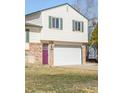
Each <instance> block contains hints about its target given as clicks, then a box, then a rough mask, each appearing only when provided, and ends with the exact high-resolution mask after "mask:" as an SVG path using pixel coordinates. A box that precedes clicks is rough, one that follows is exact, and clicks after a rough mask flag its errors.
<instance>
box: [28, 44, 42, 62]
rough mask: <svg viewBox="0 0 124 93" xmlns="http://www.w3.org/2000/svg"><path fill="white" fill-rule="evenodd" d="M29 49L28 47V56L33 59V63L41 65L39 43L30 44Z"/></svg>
mask: <svg viewBox="0 0 124 93" xmlns="http://www.w3.org/2000/svg"><path fill="white" fill-rule="evenodd" d="M29 47H30V50H29V55H30V56H32V57H33V58H34V59H35V62H39V63H41V64H42V46H41V43H30V44H29ZM33 63H34V62H33Z"/></svg>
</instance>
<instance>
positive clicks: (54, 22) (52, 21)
mask: <svg viewBox="0 0 124 93" xmlns="http://www.w3.org/2000/svg"><path fill="white" fill-rule="evenodd" d="M49 28H55V29H59V30H62V29H63V19H62V18H56V17H52V16H49Z"/></svg>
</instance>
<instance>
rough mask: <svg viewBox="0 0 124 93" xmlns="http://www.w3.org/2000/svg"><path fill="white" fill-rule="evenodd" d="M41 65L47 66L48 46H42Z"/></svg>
mask: <svg viewBox="0 0 124 93" xmlns="http://www.w3.org/2000/svg"><path fill="white" fill-rule="evenodd" d="M43 64H48V44H43Z"/></svg>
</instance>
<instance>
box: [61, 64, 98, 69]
mask: <svg viewBox="0 0 124 93" xmlns="http://www.w3.org/2000/svg"><path fill="white" fill-rule="evenodd" d="M59 67H65V68H77V69H87V70H98V64H97V63H87V64H82V65H66V66H59Z"/></svg>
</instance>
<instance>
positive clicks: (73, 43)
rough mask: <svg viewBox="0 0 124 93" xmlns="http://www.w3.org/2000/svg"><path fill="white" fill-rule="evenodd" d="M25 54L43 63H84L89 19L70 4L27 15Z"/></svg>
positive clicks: (30, 58) (32, 59)
mask: <svg viewBox="0 0 124 93" xmlns="http://www.w3.org/2000/svg"><path fill="white" fill-rule="evenodd" d="M25 19H26V24H25V26H26V57H29V58H28V60H27V61H30V62H31V61H33V62H35V61H37V62H40V63H41V64H46V65H53V66H58V65H80V64H85V63H86V45H87V43H88V19H87V18H86V17H85V16H83V15H82V14H81V13H80V12H78V11H77V10H76V9H74V8H73V7H72V6H71V5H69V4H67V3H66V4H62V5H58V6H55V7H51V8H48V9H44V10H40V11H37V12H34V13H31V14H27V15H26V18H25Z"/></svg>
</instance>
